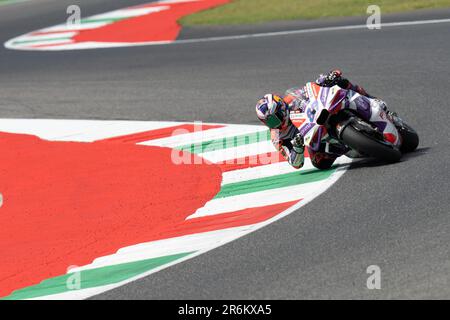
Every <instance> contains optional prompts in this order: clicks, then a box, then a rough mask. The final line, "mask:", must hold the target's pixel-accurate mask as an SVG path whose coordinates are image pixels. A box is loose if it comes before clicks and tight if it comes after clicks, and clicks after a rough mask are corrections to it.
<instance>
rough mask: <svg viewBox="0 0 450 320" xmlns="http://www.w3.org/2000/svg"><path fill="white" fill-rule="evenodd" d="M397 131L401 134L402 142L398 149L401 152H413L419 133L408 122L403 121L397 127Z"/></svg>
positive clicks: (417, 143) (417, 142)
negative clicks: (399, 126)
mask: <svg viewBox="0 0 450 320" xmlns="http://www.w3.org/2000/svg"><path fill="white" fill-rule="evenodd" d="M398 132H399V133H400V135H401V136H402V144H401V146H400V150H401V151H402V152H403V153H407V152H413V151H414V150H416V149H417V147H418V146H419V135H418V134H417V132H416V131H415V130H414V129H413V128H412V127H411V126H410V125H408V124H406V123H403V126H402V127H401V128H398Z"/></svg>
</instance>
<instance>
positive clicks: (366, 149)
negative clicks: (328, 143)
mask: <svg viewBox="0 0 450 320" xmlns="http://www.w3.org/2000/svg"><path fill="white" fill-rule="evenodd" d="M341 138H342V140H344V143H345V144H346V145H348V146H349V147H350V148H352V149H355V150H356V151H358V152H359V153H362V154H364V155H366V156H369V157H373V158H376V159H379V160H382V161H384V162H389V163H392V162H397V161H399V160H400V158H401V157H402V153H401V152H400V150H398V149H395V148H393V147H391V146H389V145H386V144H384V143H382V142H380V141H378V140H376V139H374V138H371V137H369V136H367V135H365V134H364V133H362V132H360V131H358V130H356V129H355V128H354V127H352V125H351V124H350V125H348V126H347V127H346V128H345V129H344V131H342V133H341Z"/></svg>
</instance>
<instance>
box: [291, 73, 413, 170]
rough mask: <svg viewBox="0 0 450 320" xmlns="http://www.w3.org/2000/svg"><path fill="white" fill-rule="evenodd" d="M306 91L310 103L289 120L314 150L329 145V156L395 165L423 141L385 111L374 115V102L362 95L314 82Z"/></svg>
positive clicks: (308, 85) (293, 114)
mask: <svg viewBox="0 0 450 320" xmlns="http://www.w3.org/2000/svg"><path fill="white" fill-rule="evenodd" d="M306 89H307V92H308V95H309V102H308V105H307V106H306V108H305V109H304V112H299V111H291V112H290V114H289V117H290V119H291V121H292V123H293V124H294V125H295V126H296V127H297V128H298V130H299V132H300V134H301V135H302V136H303V139H304V143H305V146H306V147H308V148H310V149H311V150H313V151H318V150H319V147H320V146H321V145H322V143H325V144H326V149H325V152H330V153H333V154H337V155H339V156H340V155H344V154H345V155H347V156H350V157H358V158H359V157H372V158H376V159H378V160H381V161H384V162H390V163H391V162H397V161H399V160H400V158H401V156H402V153H406V152H412V151H414V150H415V149H416V148H417V146H418V144H419V137H418V135H417V133H416V131H415V130H414V129H413V128H412V127H411V126H409V125H408V124H407V123H405V122H404V121H403V120H401V119H400V118H396V119H395V120H394V119H393V117H392V115H390V114H388V113H387V112H385V111H384V110H382V109H381V108H378V109H379V110H378V109H377V112H374V111H375V109H373V108H371V105H370V100H369V99H367V98H366V97H363V96H361V95H360V94H359V93H357V92H355V91H353V90H346V89H342V88H341V87H339V86H337V85H335V86H333V87H321V86H319V85H317V84H316V83H314V82H309V83H307V84H306ZM387 126H388V128H389V130H385V128H387ZM383 130H384V132H383ZM386 131H388V133H386Z"/></svg>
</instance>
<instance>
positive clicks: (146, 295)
mask: <svg viewBox="0 0 450 320" xmlns="http://www.w3.org/2000/svg"><path fill="white" fill-rule="evenodd" d="M37 2H38V3H31V2H30V3H20V4H14V5H8V6H4V7H0V41H1V42H4V41H6V40H8V39H9V38H12V37H14V36H17V35H20V34H22V33H25V32H27V31H31V30H34V29H37V28H41V27H46V26H49V25H52V24H56V23H59V22H61V21H62V20H63V19H64V18H65V8H66V7H67V5H68V4H76V3H79V4H80V5H81V8H82V13H83V14H86V15H87V14H94V13H100V12H102V10H105V9H106V10H109V9H115V8H120V7H123V6H128V5H130V4H132V3H140V2H142V1H128V0H127V1H116V0H114V1H107V2H106V1H100V0H94V1H93V0H89V1H45V0H44V1H37ZM421 17H423V18H424V19H430V18H434V17H436V18H442V17H450V15H449V10H444V11H437V12H436V11H433V12H431V11H426V12H425V11H424V12H419V13H414V14H411V20H417V19H420V18H421ZM394 18H395V16H394ZM400 18H401V19H406V20H408V15H401V17H400ZM355 19H356V18H351V19H349V21H356V20H355ZM309 23H311V22H309ZM330 23H331V22H330V21H323V25H324V26H329V25H330ZM336 23H338V22H336ZM339 23H345V20H340V22H339ZM293 24H295V23H293ZM293 24H292V25H291V24H288V25H287V26H286V25H284V26H283V27H285V28H286V29H289V28H291V27H292V26H293ZM299 24H300V25H301V24H302V22H299ZM318 26H320V23H318V22H315V27H318ZM249 28H251V30H256V31H258V30H261V31H266V30H267V28H268V27H267V26H259V27H249ZM258 28H259V29H258ZM277 28H278V30H280V28H281V24H278V25H277ZM195 29H197V28H191V29H187V30H185V31H184V32H183V34H182V37H184V38H186V37H187V38H189V37H194V38H195V37H202V36H205V35H208V32H207V31H205V29H198V30H195ZM219 31H220V30H219V29H218V28H215V29H214V30H212V33H213V35H218V34H220V32H219ZM230 32H234V31H230V29H229V28H224V34H230ZM449 52H450V23H446V24H435V25H417V26H404V27H390V28H383V29H382V30H376V31H370V30H346V31H327V32H321V33H311V34H301V35H289V36H279V37H263V38H254V39H242V40H226V41H218V42H206V43H190V44H177V45H166V46H146V47H134V48H117V49H102V50H86V51H72V52H50V53H49V52H20V51H12V50H6V49H3V48H2V49H0V97H1V99H0V117H23V118H42V117H44V118H81V119H134V120H186V121H194V120H202V121H208V122H226V123H247V124H256V123H257V120H256V118H255V114H254V104H255V101H256V100H257V99H258V98H259V97H260V96H261V95H263V94H264V93H266V92H267V91H280V92H282V91H283V90H284V89H286V88H288V87H291V86H294V85H300V84H302V83H304V82H306V81H308V80H311V79H314V78H315V77H316V75H317V74H318V73H319V72H323V71H327V70H329V69H331V68H334V67H339V68H341V69H342V70H343V71H344V73H345V74H346V75H347V76H348V77H349V78H350V79H351V80H353V81H354V82H356V83H358V84H361V85H362V86H364V87H366V89H367V90H368V91H369V92H370V93H371V94H373V95H376V96H379V97H382V98H383V99H384V100H386V101H387V102H388V104H389V105H390V107H391V108H392V109H395V110H396V111H398V112H399V114H400V115H402V116H403V117H404V118H405V119H406V120H407V121H408V122H409V123H410V124H411V125H412V126H413V127H415V128H417V130H418V132H419V135H420V137H421V143H420V147H419V150H418V151H417V152H416V153H413V154H411V155H408V156H405V157H404V159H403V161H401V162H400V163H397V164H392V165H380V164H377V163H371V162H366V163H359V164H356V165H354V166H353V167H352V168H351V169H350V170H348V171H347V172H346V173H345V175H344V176H343V177H342V178H341V179H340V180H339V181H338V182H337V183H335V184H334V185H333V186H332V187H331V188H330V189H329V190H328V191H327V192H326V193H325V194H324V195H322V196H320V197H319V198H317V199H315V200H314V201H312V202H310V203H309V204H308V205H306V206H305V207H302V208H301V209H300V210H298V211H296V212H294V213H292V214H291V215H289V216H287V217H285V218H283V219H281V220H279V221H277V222H275V223H273V224H271V225H269V226H267V227H265V228H263V229H260V230H258V231H256V232H254V233H252V234H250V235H248V236H246V237H243V238H240V239H238V240H236V241H234V242H231V243H229V244H227V245H225V246H222V247H220V248H217V249H215V250H213V251H210V252H208V253H206V254H203V255H201V256H198V257H196V258H194V259H191V260H189V261H186V262H183V263H181V264H178V265H175V266H173V267H170V268H168V269H165V270H162V271H160V272H158V273H156V274H153V275H151V276H149V277H146V278H144V279H141V280H139V281H136V282H133V283H130V284H128V285H125V286H122V287H120V288H117V289H114V290H112V291H109V292H106V293H103V294H101V295H99V296H96V297H94V298H97V299H255V298H256V299H259V298H261V299H313V298H318V299H349V298H356V299H382V298H393V299H400V298H412V299H419V298H433V299H445V298H446V299H449V298H450V283H449V279H450V262H449V254H450V233H449V230H450V216H449V214H450V200H449V190H450V184H449V179H450V174H449V171H450V170H449V169H450V168H449V167H450V166H449V163H448V161H449V159H450V151H449V150H450V145H449V140H450V139H449V138H450V136H449V130H448V124H449V122H450V115H449V100H450V92H449V91H450V90H449V84H450V80H449V74H450V63H449ZM369 265H378V266H380V268H381V276H382V281H381V286H382V288H381V290H368V289H367V288H366V279H367V277H368V276H369V275H368V274H367V273H366V269H367V267H368V266H369Z"/></svg>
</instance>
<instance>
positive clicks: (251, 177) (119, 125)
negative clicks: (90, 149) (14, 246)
mask: <svg viewBox="0 0 450 320" xmlns="http://www.w3.org/2000/svg"><path fill="white" fill-rule="evenodd" d="M195 127H196V125H195V124H192V123H185V122H181V123H180V122H146V121H94V120H38V119H36V120H35V119H29V120H28V119H0V133H2V132H3V133H5V132H8V133H14V134H31V135H35V136H37V137H40V138H41V139H45V140H46V141H49V142H53V143H57V142H62V141H71V142H83V143H86V142H87V143H88V145H89V144H90V143H93V144H94V143H97V142H99V141H106V142H107V143H111V144H110V146H111V147H113V145H114V146H116V144H120V145H122V144H127V145H129V144H133V145H139V146H141V147H139V150H140V151H142V150H143V151H145V150H146V149H145V148H149V150H150V148H155V147H156V148H159V147H164V149H165V148H173V149H172V150H187V149H189V148H191V149H190V150H191V151H192V150H193V151H194V152H195V153H197V155H198V156H199V157H198V158H196V159H197V160H198V159H206V160H207V161H208V163H209V164H206V165H207V166H212V167H215V168H216V169H217V168H220V170H221V172H222V174H221V175H222V177H221V181H218V188H219V189H220V190H219V192H218V193H217V194H216V196H214V195H213V196H211V198H210V199H209V200H208V199H206V200H207V201H206V200H205V201H206V202H205V203H204V205H203V206H200V207H197V209H196V210H192V211H190V212H185V214H184V215H183V216H184V219H182V220H180V221H178V220H177V221H175V220H174V221H173V222H170V224H169V225H165V226H163V227H160V228H159V229H158V230H156V231H155V232H153V233H151V232H150V233H149V235H148V239H149V241H138V242H135V243H134V244H132V245H126V246H118V247H116V249H115V251H116V252H115V253H113V252H112V253H110V254H106V255H105V254H103V255H97V256H96V255H92V253H91V255H88V257H93V258H92V259H91V261H92V260H93V261H92V263H88V264H85V265H80V266H78V267H74V268H72V269H70V271H69V273H68V274H67V275H66V276H70V275H75V274H80V279H81V280H80V286H79V287H77V288H76V289H75V290H74V289H73V288H70V287H65V282H64V281H66V279H65V278H64V275H63V274H61V273H58V272H59V271H57V270H56V269H55V270H48V275H49V276H47V277H42V276H41V277H40V278H39V277H38V278H35V279H34V280H33V281H28V282H26V281H25V282H23V283H24V284H25V283H27V286H22V287H14V286H13V285H10V286H9V287H8V288H9V289H12V290H13V291H14V292H13V293H12V294H10V295H9V296H8V295H6V296H5V294H3V296H4V297H6V299H83V298H87V297H90V296H92V295H95V294H99V293H102V292H105V291H107V290H111V289H113V288H116V287H119V286H122V285H124V284H126V283H129V282H132V281H135V280H137V279H139V278H142V277H145V276H148V275H150V274H152V273H155V272H157V271H159V270H162V269H164V268H167V267H169V266H171V265H174V264H177V263H180V262H183V261H185V260H187V259H191V258H193V257H195V256H198V255H200V254H203V253H205V252H207V251H209V250H212V249H214V248H217V247H219V246H222V245H224V244H226V243H228V242H230V241H233V240H235V239H237V238H239V237H242V236H244V235H246V234H249V233H251V232H253V231H255V230H257V229H260V228H262V227H264V226H266V225H268V224H270V223H272V222H274V221H276V220H278V219H281V218H282V217H284V216H286V215H288V214H290V213H292V212H294V211H295V210H297V209H299V208H300V207H302V206H304V205H305V204H306V203H308V202H309V201H311V200H312V199H314V198H315V197H317V196H319V195H320V194H321V193H323V192H326V190H327V189H328V188H329V187H330V186H331V185H332V184H333V183H335V182H336V181H337V180H338V179H339V178H340V177H341V176H342V175H343V173H344V172H345V171H346V169H347V167H348V163H349V162H350V160H349V159H348V158H344V157H342V158H340V159H338V161H337V166H336V167H335V168H334V169H332V170H329V171H320V170H316V169H314V168H313V167H312V165H311V163H310V162H309V159H307V160H306V161H307V162H306V165H305V167H304V168H302V169H301V170H295V169H293V168H291V167H290V166H289V164H288V163H286V162H285V161H283V160H282V159H281V158H279V157H278V155H277V153H276V152H275V149H274V147H273V146H272V144H271V142H270V140H269V139H268V136H267V129H266V128H265V127H262V126H253V125H231V124H202V130H201V131H199V130H196V129H195ZM174 130H179V131H178V132H177V134H176V135H172V134H171V133H172V132H174ZM0 138H1V137H0ZM222 141H223V143H222ZM230 142H232V144H230ZM108 146H109V145H108ZM199 146H201V147H202V148H206V149H202V150H198V149H197V150H195V148H198V147H199ZM161 150H162V149H161ZM261 155H265V156H266V158H264V159H263V158H262V157H261ZM268 157H270V159H269V160H271V163H268V162H267V161H266V160H267V159H268ZM162 174H164V175H167V176H168V175H170V174H171V172H163V173H162ZM73 178H74V177H72V179H73ZM79 179H82V178H79ZM192 179H195V176H192ZM4 184H5V182H4V181H0V189H1V188H2V186H3V185H4ZM0 192H2V190H0ZM3 196H4V198H5V205H8V194H3ZM60 197H61V195H60ZM58 199H59V198H58ZM180 201H181V200H180ZM122 203H123V202H122ZM180 205H182V202H181V204H180ZM4 209H5V207H3V208H0V210H4ZM149 209H151V208H149ZM189 210H191V209H189ZM150 211H151V210H150ZM126 214H127V215H131V216H132V212H130V213H126ZM151 214H152V215H166V214H167V213H166V212H151ZM0 217H1V215H0ZM51 217H52V215H50V216H49V219H51ZM111 218H114V217H108V216H102V219H111ZM80 219H81V218H80ZM0 220H1V218H0ZM100 222H101V221H100ZM83 223H84V221H80V224H79V225H83ZM131 223H132V222H131ZM127 228H131V227H130V226H129V225H127V224H125V225H123V226H119V230H117V231H116V232H115V233H111V235H110V237H114V236H115V235H116V234H118V233H121V232H123V231H125V232H127V230H126V229H127ZM120 229H124V230H120ZM40 232H43V233H44V234H45V230H40ZM139 239H145V234H144V237H140V238H139ZM127 240H128V238H127ZM131 240H132V239H131ZM130 243H133V242H130ZM35 245H39V243H37V244H35ZM74 248H75V249H76V246H75V247H72V249H73V250H75V249H74ZM97 249H99V248H97ZM100 249H101V248H100ZM47 250H50V248H47ZM76 250H78V251H80V252H83V251H84V252H86V253H87V251H89V244H86V245H85V246H83V247H81V248H78V249H76ZM96 252H102V251H101V250H100V251H96ZM104 252H108V251H104ZM164 257H173V258H170V259H169V260H164ZM94 258H95V259H94ZM61 259H62V258H61ZM66 259H68V260H67V261H65V263H66V264H65V266H66V267H65V268H67V267H69V266H70V265H72V264H74V262H73V260H70V259H69V258H66ZM161 259H162V260H161ZM44 260H45V259H44ZM143 261H146V262H149V263H150V264H149V265H145V264H142V262H143ZM155 261H156V262H155ZM43 262H45V261H43ZM75 263H76V262H75ZM137 265H139V268H137V267H136V266H137ZM32 267H33V266H30V268H32ZM55 268H56V267H55ZM59 268H61V264H60V265H59ZM58 270H60V269H58ZM118 270H119V271H118ZM136 270H137V271H136ZM0 271H2V270H1V269H0ZM10 272H11V271H10ZM121 273H122V274H121ZM8 275H9V274H2V275H1V278H4V277H7V276H8ZM15 276H17V277H20V274H19V275H15ZM84 276H86V279H87V280H86V281H85V282H84ZM60 278H61V279H62V280H61V279H60ZM38 279H39V280H38ZM46 279H47V280H46ZM58 279H60V280H58ZM41 281H42V282H41ZM39 282H41V283H39ZM1 288H2V281H1V280H0V290H1ZM3 293H5V292H3Z"/></svg>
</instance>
